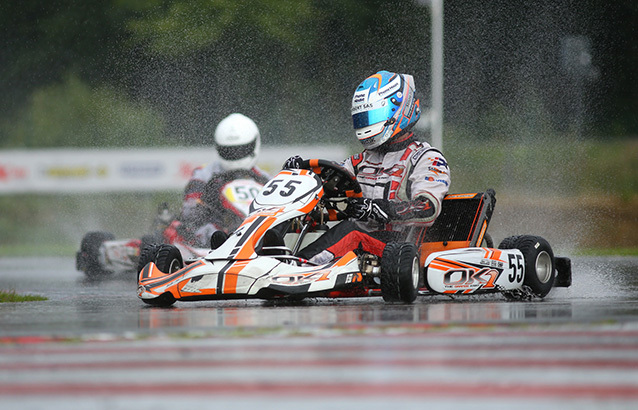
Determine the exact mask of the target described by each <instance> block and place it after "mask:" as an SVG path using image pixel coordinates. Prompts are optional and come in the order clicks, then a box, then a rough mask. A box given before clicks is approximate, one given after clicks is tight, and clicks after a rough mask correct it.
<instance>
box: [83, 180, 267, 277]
mask: <svg viewBox="0 0 638 410" xmlns="http://www.w3.org/2000/svg"><path fill="white" fill-rule="evenodd" d="M231 175H232V177H231ZM262 186H263V185H262V184H260V183H259V182H257V181H255V180H254V179H251V178H249V177H247V175H244V174H241V173H232V174H230V173H229V179H228V181H227V182H226V183H225V184H223V185H222V186H221V189H220V193H219V195H220V199H221V203H222V205H219V206H223V207H224V208H225V209H226V210H227V211H228V212H229V213H231V214H232V215H237V216H239V217H240V218H244V217H245V216H246V215H247V214H248V212H249V207H250V204H251V202H252V200H253V198H254V197H255V196H256V195H257V193H258V192H259V191H260V190H261V188H262ZM202 205H203V206H206V205H205V204H202ZM235 218H236V217H235ZM178 227H179V221H178V220H176V219H175V217H174V215H173V214H172V213H171V212H170V210H169V209H168V205H167V204H165V203H163V204H160V206H159V207H158V212H157V215H156V217H155V218H154V221H153V223H152V226H151V229H150V233H149V234H147V235H144V236H142V237H141V238H140V239H116V238H115V235H113V234H112V233H110V232H104V231H94V232H88V233H87V234H85V235H84V237H83V238H82V241H81V243H80V250H79V251H78V252H77V253H76V258H75V264H76V269H77V270H78V271H81V272H84V273H85V274H86V275H87V276H89V277H100V276H103V275H108V274H113V273H125V272H131V273H133V272H135V273H137V272H138V271H139V269H138V264H139V258H140V251H141V250H142V249H144V248H145V247H146V246H149V245H152V244H154V243H169V244H172V245H173V246H175V247H176V248H177V249H178V250H179V252H180V254H181V255H182V257H183V258H184V259H186V260H188V259H194V258H199V257H202V256H205V255H207V254H208V252H209V251H210V248H209V247H199V246H194V245H193V243H191V242H190V241H187V240H185V239H184V237H183V236H182V235H179V234H177V229H179V228H178Z"/></svg>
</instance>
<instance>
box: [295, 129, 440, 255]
mask: <svg viewBox="0 0 638 410" xmlns="http://www.w3.org/2000/svg"><path fill="white" fill-rule="evenodd" d="M343 165H344V167H345V168H346V169H348V170H349V171H350V172H351V173H352V174H354V175H355V176H356V178H357V181H358V182H359V184H360V185H361V190H362V193H363V197H364V198H370V199H372V201H373V202H374V203H375V204H377V205H378V208H379V209H378V212H380V213H381V214H384V215H385V217H384V218H377V220H370V218H368V221H365V222H362V221H351V220H346V221H342V222H340V223H339V224H338V225H336V226H335V227H333V228H332V229H330V230H329V231H328V232H326V234H325V235H323V236H321V237H320V238H319V239H318V240H317V241H315V242H313V243H311V244H310V245H308V246H307V247H306V248H304V249H302V250H301V251H300V252H299V254H298V255H299V256H300V257H302V258H305V259H308V260H310V261H311V262H314V263H319V264H322V263H327V262H329V261H330V260H332V259H333V258H337V257H341V256H343V255H345V254H346V253H347V252H348V251H351V250H356V249H361V250H363V251H366V252H369V253H372V254H374V255H377V256H382V254H383V249H384V248H385V244H386V243H387V242H388V241H393V240H401V239H405V238H404V236H405V231H406V230H405V229H403V228H405V227H406V226H414V225H420V226H421V227H423V228H427V227H428V226H431V225H432V224H433V223H434V221H435V219H436V218H437V216H438V215H439V214H440V212H441V203H442V200H443V197H444V196H445V195H446V194H447V192H448V189H449V186H450V171H449V168H448V164H447V161H446V160H445V158H444V157H443V154H442V153H441V152H440V151H439V150H437V149H436V148H433V147H431V146H430V145H429V144H427V143H425V142H420V141H418V140H416V137H415V136H414V134H412V133H409V134H408V135H407V136H406V138H403V139H402V140H401V141H398V142H395V143H391V144H387V145H384V146H382V147H379V148H377V149H374V150H365V151H363V152H362V153H360V154H356V155H353V156H351V157H350V158H348V159H346V160H345V161H344V163H343ZM346 212H348V210H347V209H346ZM355 213H356V212H355ZM355 216H357V215H355ZM364 219H365V218H364ZM379 219H381V221H379ZM422 233H425V232H422Z"/></svg>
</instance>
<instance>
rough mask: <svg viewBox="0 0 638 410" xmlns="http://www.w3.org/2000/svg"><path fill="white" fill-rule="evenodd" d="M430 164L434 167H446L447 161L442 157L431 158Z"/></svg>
mask: <svg viewBox="0 0 638 410" xmlns="http://www.w3.org/2000/svg"><path fill="white" fill-rule="evenodd" d="M432 165H433V166H435V167H445V168H447V167H448V166H447V162H446V161H445V160H444V159H443V158H439V157H436V158H432Z"/></svg>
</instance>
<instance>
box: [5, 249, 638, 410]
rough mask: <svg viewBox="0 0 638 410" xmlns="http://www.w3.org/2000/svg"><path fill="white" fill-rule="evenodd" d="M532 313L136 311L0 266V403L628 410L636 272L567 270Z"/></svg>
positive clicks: (181, 306)
mask: <svg viewBox="0 0 638 410" xmlns="http://www.w3.org/2000/svg"><path fill="white" fill-rule="evenodd" d="M573 271H574V284H573V286H572V287H571V288H569V289H555V290H554V291H553V292H552V293H550V295H549V297H548V298H546V299H545V300H542V301H532V302H508V301H506V300H505V299H504V298H502V297H500V296H489V297H488V296H484V297H472V298H466V299H461V298H459V299H455V300H451V299H449V298H447V297H422V298H420V299H418V300H417V303H415V304H414V305H410V306H406V305H386V304H384V302H383V301H382V299H381V298H371V299H350V300H344V299H340V300H309V301H307V302H305V303H302V304H296V305H286V304H283V305H281V304H279V305H273V304H272V303H266V302H262V301H227V302H192V303H180V302H178V303H177V304H176V305H175V307H173V308H171V309H158V308H150V307H147V306H145V305H144V304H143V303H142V302H141V301H139V300H138V299H137V297H136V295H135V289H136V283H135V279H134V278H132V277H127V276H115V277H111V278H107V279H105V280H102V281H89V280H87V279H85V278H84V277H83V276H82V274H81V273H78V272H75V269H74V261H73V260H72V259H70V258H44V259H42V260H37V259H28V260H25V261H21V260H18V259H13V258H0V289H5V290H6V289H15V290H16V291H17V292H18V293H32V294H40V295H44V296H46V297H48V298H49V300H48V301H45V302H32V303H12V304H0V403H1V404H2V405H1V407H2V408H12V409H13V408H16V409H31V408H33V409H39V408H45V407H46V408H47V409H57V408H60V409H61V408H65V409H68V408H77V409H80V408H81V409H91V408H95V409H119V408H122V409H127V408H135V409H162V408H166V409H174V408H178V407H180V408H181V407H186V406H198V407H200V408H215V409H225V408H230V407H234V408H250V407H259V408H260V409H270V408H273V409H274V408H277V409H287V408H299V407H301V408H305V409H315V408H317V409H318V408H326V407H329V408H333V409H334V408H348V409H356V408H366V409H377V408H378V409H387V408H388V407H389V406H395V407H397V406H400V408H402V409H407V408H419V409H422V408H426V407H437V408H459V407H466V408H486V409H487V408H490V409H492V408H512V407H516V408H523V409H525V408H530V409H531V408H539V407H544V408H579V409H583V408H628V409H629V408H638V258H576V259H574V260H573Z"/></svg>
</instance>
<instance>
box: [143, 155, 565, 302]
mask: <svg viewBox="0 0 638 410" xmlns="http://www.w3.org/2000/svg"><path fill="white" fill-rule="evenodd" d="M356 196H361V187H360V186H359V184H358V182H357V180H356V178H355V177H354V176H353V175H351V174H350V173H349V172H348V171H347V170H346V169H345V168H343V167H341V166H340V165H339V164H337V163H335V162H331V161H325V160H317V159H313V160H306V161H304V162H303V164H302V166H301V169H296V170H282V171H281V172H279V173H278V174H277V175H276V176H275V177H274V178H273V179H271V180H270V181H269V182H268V183H267V184H266V185H265V186H264V188H263V189H262V190H261V192H260V193H259V194H258V195H257V197H256V198H255V199H254V201H253V203H252V204H251V207H250V213H249V215H248V216H247V218H246V219H245V220H244V221H243V223H242V224H241V225H240V226H239V228H237V230H235V231H234V232H232V233H231V234H230V236H228V237H227V238H221V239H222V240H220V238H213V240H212V242H213V243H212V247H213V248H214V249H212V250H211V251H210V253H208V254H207V255H206V256H205V257H202V258H199V259H195V260H187V261H184V259H183V258H182V256H181V253H180V252H179V250H178V249H177V248H176V247H174V246H172V245H168V244H162V245H153V246H149V247H147V248H145V249H144V250H143V251H142V254H141V256H140V267H142V266H143V268H141V270H140V272H139V274H138V296H139V297H140V299H142V301H144V302H145V303H147V304H150V305H155V306H170V305H172V304H173V303H175V301H178V300H179V301H197V300H216V299H237V298H261V299H279V298H287V299H303V298H306V297H354V296H382V297H383V299H384V300H385V301H388V302H404V303H412V302H413V301H414V300H415V299H416V298H417V296H418V295H427V294H448V295H457V294H478V293H495V292H499V293H503V294H505V295H506V296H507V297H510V298H515V299H520V298H531V297H544V296H546V295H547V294H548V293H549V291H550V290H551V289H552V287H554V286H569V285H570V283H571V269H570V264H569V259H567V258H558V257H555V256H554V255H553V252H552V249H551V247H550V245H549V244H548V243H547V241H545V240H544V239H543V238H540V237H537V236H530V235H523V236H515V237H510V238H506V239H505V240H503V241H502V242H501V244H500V246H499V247H498V248H493V247H492V246H493V245H492V243H491V238H490V237H489V235H488V234H487V227H488V224H489V220H490V218H491V215H492V211H493V209H494V204H495V195H494V191H492V190H488V191H486V192H485V193H473V194H456V195H448V196H446V198H445V199H444V201H443V206H442V212H441V215H440V216H439V218H438V219H437V221H436V222H435V224H434V225H432V227H430V228H428V229H427V230H426V229H425V227H422V226H410V227H408V228H407V229H405V231H404V233H403V240H402V241H399V242H390V243H388V244H387V245H386V247H385V250H384V252H383V255H382V257H381V258H379V257H377V256H375V255H371V254H368V253H365V252H361V251H351V252H348V253H347V254H346V255H344V256H343V257H341V258H338V259H336V260H334V261H332V262H330V263H327V264H323V265H314V264H312V263H310V262H309V261H307V260H304V259H302V258H300V257H298V256H296V253H297V252H298V251H299V250H300V249H302V247H303V246H305V245H306V244H308V243H310V242H311V241H313V240H315V239H316V238H318V237H319V236H320V235H322V233H324V232H325V230H326V229H330V227H329V225H330V224H331V223H334V222H328V221H335V220H339V219H343V218H345V217H346V216H345V213H344V212H343V210H344V208H345V203H346V201H347V198H348V197H356ZM481 245H485V246H481Z"/></svg>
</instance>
